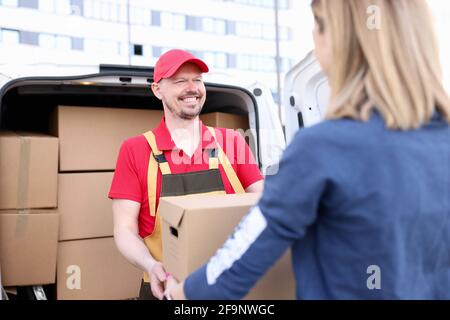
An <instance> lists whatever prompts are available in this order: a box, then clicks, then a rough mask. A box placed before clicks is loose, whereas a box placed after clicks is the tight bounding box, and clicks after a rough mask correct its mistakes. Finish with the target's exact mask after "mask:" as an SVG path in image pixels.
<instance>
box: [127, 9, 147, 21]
mask: <svg viewBox="0 0 450 320" xmlns="http://www.w3.org/2000/svg"><path fill="white" fill-rule="evenodd" d="M145 21H146V20H145V18H144V10H143V9H142V8H138V7H131V9H130V23H131V24H137V25H143V24H145Z"/></svg>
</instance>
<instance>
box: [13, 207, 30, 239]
mask: <svg viewBox="0 0 450 320" xmlns="http://www.w3.org/2000/svg"><path fill="white" fill-rule="evenodd" d="M29 218H30V210H19V212H18V214H17V223H16V229H15V230H14V238H16V239H19V238H23V236H24V235H25V234H26V232H27V228H28V219H29Z"/></svg>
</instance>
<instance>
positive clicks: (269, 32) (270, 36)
mask: <svg viewBox="0 0 450 320" xmlns="http://www.w3.org/2000/svg"><path fill="white" fill-rule="evenodd" d="M262 37H263V38H264V39H267V40H274V39H275V26H272V25H269V24H265V25H263V26H262Z"/></svg>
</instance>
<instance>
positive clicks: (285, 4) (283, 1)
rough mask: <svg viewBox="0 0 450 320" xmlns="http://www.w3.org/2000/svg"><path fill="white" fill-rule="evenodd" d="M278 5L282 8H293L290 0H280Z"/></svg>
mask: <svg viewBox="0 0 450 320" xmlns="http://www.w3.org/2000/svg"><path fill="white" fill-rule="evenodd" d="M278 7H279V8H280V9H282V10H288V9H290V8H291V1H290V0H278Z"/></svg>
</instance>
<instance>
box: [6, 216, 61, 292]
mask: <svg viewBox="0 0 450 320" xmlns="http://www.w3.org/2000/svg"><path fill="white" fill-rule="evenodd" d="M57 244H58V214H57V213H56V212H54V211H2V212H1V213H0V264H1V270H2V284H3V285H4V286H24V285H38V284H50V283H55V275H56V253H57Z"/></svg>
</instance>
